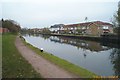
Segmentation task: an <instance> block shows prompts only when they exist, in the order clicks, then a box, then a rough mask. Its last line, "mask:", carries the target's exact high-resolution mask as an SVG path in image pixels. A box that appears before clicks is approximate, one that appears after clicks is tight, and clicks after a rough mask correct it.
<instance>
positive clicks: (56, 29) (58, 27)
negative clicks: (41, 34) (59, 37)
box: [50, 24, 64, 33]
mask: <svg viewBox="0 0 120 80" xmlns="http://www.w3.org/2000/svg"><path fill="white" fill-rule="evenodd" d="M63 26H64V24H56V25H53V26H51V27H50V31H51V32H53V33H59V31H60V30H61V28H62V27H63Z"/></svg>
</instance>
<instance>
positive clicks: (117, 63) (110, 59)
mask: <svg viewBox="0 0 120 80" xmlns="http://www.w3.org/2000/svg"><path fill="white" fill-rule="evenodd" d="M23 37H24V38H25V40H26V41H27V42H28V43H30V44H32V45H34V46H35V47H38V48H43V49H44V50H45V51H46V52H48V53H50V54H53V55H55V56H58V57H60V58H62V59H65V60H67V61H69V62H71V63H73V64H75V65H78V66H81V67H83V68H85V69H87V70H89V71H91V72H94V73H96V74H97V75H101V76H113V75H114V76H115V75H116V76H120V68H119V67H120V48H119V45H118V44H111V43H107V42H95V41H87V40H81V39H73V38H67V37H57V36H48V35H38V34H37V35H36V34H34V35H28V34H26V35H23Z"/></svg>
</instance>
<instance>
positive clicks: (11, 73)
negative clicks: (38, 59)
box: [1, 33, 41, 78]
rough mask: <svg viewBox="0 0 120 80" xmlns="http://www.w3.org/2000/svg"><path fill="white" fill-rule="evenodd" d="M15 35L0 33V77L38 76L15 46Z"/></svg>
mask: <svg viewBox="0 0 120 80" xmlns="http://www.w3.org/2000/svg"><path fill="white" fill-rule="evenodd" d="M15 39H16V35H13V34H10V33H7V34H3V35H2V48H1V49H2V78H40V77H41V76H40V74H39V73H37V72H36V71H35V70H34V69H33V68H32V66H31V65H30V64H29V63H28V62H27V61H26V60H25V59H24V58H23V57H22V56H21V54H20V52H19V51H18V50H17V48H16V46H15Z"/></svg>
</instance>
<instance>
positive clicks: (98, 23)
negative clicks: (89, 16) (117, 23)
mask: <svg viewBox="0 0 120 80" xmlns="http://www.w3.org/2000/svg"><path fill="white" fill-rule="evenodd" d="M93 23H94V24H97V25H109V26H112V24H110V23H106V22H102V21H94V22H86V23H79V24H69V25H65V26H64V27H75V26H76V27H77V26H78V25H80V26H89V25H90V24H93Z"/></svg>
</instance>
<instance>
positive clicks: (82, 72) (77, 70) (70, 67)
mask: <svg viewBox="0 0 120 80" xmlns="http://www.w3.org/2000/svg"><path fill="white" fill-rule="evenodd" d="M23 40H24V39H23ZM23 42H24V44H26V45H27V46H28V47H29V48H31V49H32V50H34V51H35V52H36V53H37V54H39V55H40V56H42V57H44V58H45V59H47V60H48V61H50V62H52V63H54V64H55V65H57V66H59V67H61V68H63V69H64V70H67V71H68V72H69V73H73V74H75V75H77V76H79V77H81V78H92V77H93V76H96V74H94V73H92V72H90V71H88V70H86V69H84V68H82V67H79V66H76V65H74V64H72V63H70V62H68V61H66V60H63V59H60V58H58V57H56V56H54V55H52V54H50V53H47V52H43V53H42V52H41V51H40V50H39V49H38V48H36V47H34V46H32V45H31V44H29V43H26V42H25V41H23Z"/></svg>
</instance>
